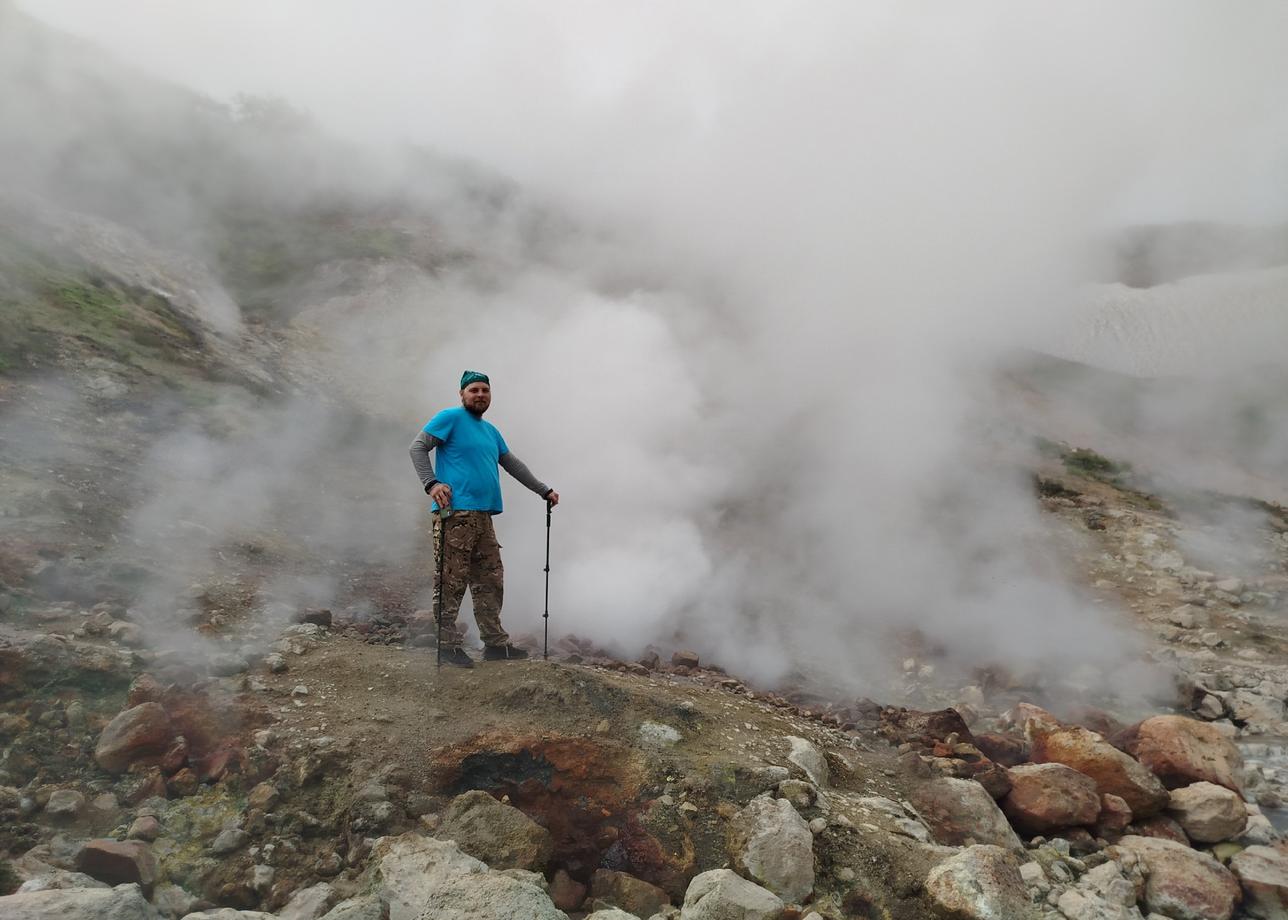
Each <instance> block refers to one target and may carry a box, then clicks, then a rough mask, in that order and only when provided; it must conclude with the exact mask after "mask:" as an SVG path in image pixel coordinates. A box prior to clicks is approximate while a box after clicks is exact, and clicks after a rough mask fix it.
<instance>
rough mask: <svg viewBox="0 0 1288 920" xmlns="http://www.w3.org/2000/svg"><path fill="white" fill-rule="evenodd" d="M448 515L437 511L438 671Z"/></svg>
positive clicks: (436, 663) (435, 614) (440, 656)
mask: <svg viewBox="0 0 1288 920" xmlns="http://www.w3.org/2000/svg"><path fill="white" fill-rule="evenodd" d="M450 513H451V512H450V511H448V510H447V508H446V507H440V508H439V509H438V585H437V587H438V590H437V591H435V592H434V602H435V603H434V607H435V608H436V609H435V611H434V619H435V620H436V621H437V622H438V638H437V639H436V640H435V641H434V655H435V661H434V667H435V668H437V669H438V670H442V668H443V560H444V559H445V558H446V557H447V516H448V515H449V514H450Z"/></svg>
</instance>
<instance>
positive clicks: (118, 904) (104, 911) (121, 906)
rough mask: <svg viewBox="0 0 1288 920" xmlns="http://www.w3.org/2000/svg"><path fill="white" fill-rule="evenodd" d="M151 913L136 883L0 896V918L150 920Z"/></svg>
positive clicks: (31, 919)
mask: <svg viewBox="0 0 1288 920" xmlns="http://www.w3.org/2000/svg"><path fill="white" fill-rule="evenodd" d="M155 916H156V914H155V913H154V912H153V911H152V907H151V905H149V904H148V902H147V900H146V899H144V897H143V894H142V892H141V891H140V890H139V888H138V886H137V885H128V886H122V887H120V888H66V889H49V890H46V891H32V892H23V893H21V894H11V895H9V896H8V897H0V917H4V920H51V918H55V917H56V918H58V920H153V918H154V917H155Z"/></svg>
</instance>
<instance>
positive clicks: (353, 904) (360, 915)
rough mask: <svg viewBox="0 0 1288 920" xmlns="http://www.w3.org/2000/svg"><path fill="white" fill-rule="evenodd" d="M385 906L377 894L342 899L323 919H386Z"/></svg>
mask: <svg viewBox="0 0 1288 920" xmlns="http://www.w3.org/2000/svg"><path fill="white" fill-rule="evenodd" d="M384 917H385V906H384V905H383V904H381V903H380V899H379V898H378V897H376V896H375V895H370V894H369V895H365V896H363V897H361V898H350V899H349V900H347V901H341V902H340V903H339V904H337V905H336V906H335V907H333V908H331V909H330V910H329V911H327V912H326V913H325V914H324V915H323V916H322V920H384Z"/></svg>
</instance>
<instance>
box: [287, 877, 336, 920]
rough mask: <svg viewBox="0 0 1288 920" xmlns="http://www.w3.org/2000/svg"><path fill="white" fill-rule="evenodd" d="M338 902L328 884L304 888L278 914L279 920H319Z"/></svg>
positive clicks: (292, 896)
mask: <svg viewBox="0 0 1288 920" xmlns="http://www.w3.org/2000/svg"><path fill="white" fill-rule="evenodd" d="M335 901H336V894H335V889H334V888H332V887H331V886H330V885H328V884H327V883H326V882H319V883H318V884H316V885H311V886H309V887H308V888H302V889H300V890H299V891H297V892H295V893H294V894H293V895H291V899H290V900H289V901H287V902H286V906H285V907H283V908H282V909H281V910H280V911H279V912H278V918H279V920H318V917H321V916H322V915H323V914H325V913H326V912H327V909H328V908H329V907H330V906H331V905H332V904H334V903H335Z"/></svg>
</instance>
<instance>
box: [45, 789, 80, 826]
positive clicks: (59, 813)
mask: <svg viewBox="0 0 1288 920" xmlns="http://www.w3.org/2000/svg"><path fill="white" fill-rule="evenodd" d="M84 810H85V796H83V795H81V794H80V793H79V792H77V791H76V790H75V789H55V790H54V791H53V792H52V793H50V795H49V801H48V802H47V803H46V804H45V814H47V815H49V816H50V817H51V818H57V819H61V820H64V821H70V820H73V819H74V818H75V817H76V816H77V815H79V814H80V813H81V812H82V811H84Z"/></svg>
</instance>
